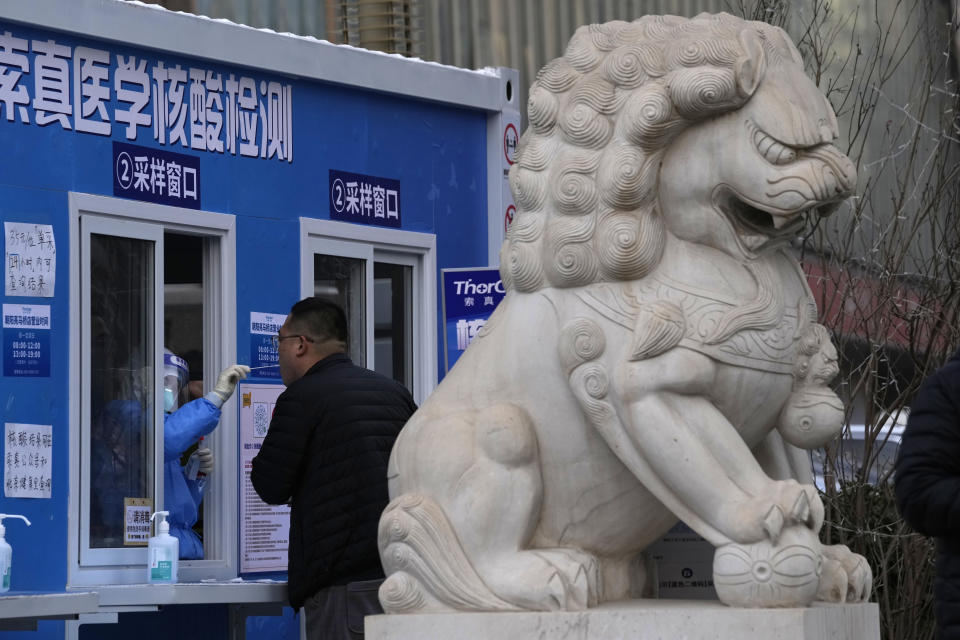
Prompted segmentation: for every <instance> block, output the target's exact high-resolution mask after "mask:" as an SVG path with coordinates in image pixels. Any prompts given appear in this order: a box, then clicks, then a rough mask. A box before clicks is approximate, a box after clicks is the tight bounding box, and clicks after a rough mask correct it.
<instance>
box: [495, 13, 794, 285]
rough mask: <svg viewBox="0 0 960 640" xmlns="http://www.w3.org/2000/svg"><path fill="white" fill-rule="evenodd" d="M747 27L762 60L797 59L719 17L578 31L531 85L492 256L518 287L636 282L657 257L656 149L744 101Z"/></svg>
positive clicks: (780, 44)
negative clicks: (508, 205)
mask: <svg viewBox="0 0 960 640" xmlns="http://www.w3.org/2000/svg"><path fill="white" fill-rule="evenodd" d="M746 29H753V30H755V32H756V33H757V35H758V36H759V39H760V41H761V42H762V43H763V49H764V53H765V55H766V56H767V57H768V59H772V60H792V61H794V62H798V61H799V60H800V56H799V53H798V52H797V50H796V48H795V47H794V46H793V43H792V42H791V41H790V39H789V38H788V37H786V35H785V34H784V33H783V31H782V30H780V29H779V28H777V27H772V26H770V25H767V24H764V23H761V22H748V21H745V20H742V19H740V18H737V17H735V16H731V15H729V14H717V15H709V14H702V15H699V16H697V17H695V18H690V19H687V18H681V17H677V16H645V17H643V18H640V19H638V20H635V21H633V22H610V23H607V24H604V25H589V26H584V27H580V28H579V29H577V31H576V33H575V34H574V36H573V37H572V38H571V40H570V43H569V45H568V46H567V50H566V54H565V55H564V56H563V57H561V58H557V59H555V60H553V61H552V62H550V63H549V64H547V65H546V66H545V67H544V68H543V69H542V70H541V71H540V73H539V74H538V75H537V79H536V81H535V82H534V83H533V85H532V86H531V88H530V94H529V95H530V97H529V100H528V103H527V110H528V111H527V114H528V120H529V127H528V129H527V131H526V132H524V134H523V137H522V138H521V139H520V145H519V148H518V150H517V160H516V163H515V164H514V165H513V166H512V167H511V169H510V188H511V191H512V192H513V197H514V201H515V203H516V206H517V215H516V217H515V218H514V220H513V223H512V224H511V225H510V227H509V229H508V230H507V239H506V241H505V242H504V245H503V247H502V249H501V252H500V271H501V276H502V277H503V281H504V284H505V285H506V286H507V287H508V288H509V289H512V290H515V291H520V292H530V291H537V290H539V289H541V288H545V287H559V288H564V287H576V286H582V285H586V284H590V283H593V282H602V281H617V280H633V279H638V278H642V277H643V276H644V275H646V274H647V273H649V272H650V270H651V269H652V268H653V267H655V266H656V265H657V263H658V262H659V261H660V257H661V253H662V250H663V245H664V239H665V230H664V227H663V224H662V221H661V219H660V211H659V208H658V205H657V180H658V175H659V166H660V162H661V158H662V156H663V153H664V151H665V150H666V149H667V147H668V146H669V145H670V143H671V142H672V140H673V139H674V138H675V137H676V136H677V135H678V134H679V133H680V132H682V131H683V130H685V129H686V128H688V127H689V126H690V125H691V124H693V123H695V122H697V121H698V120H702V119H704V118H706V117H709V116H712V115H717V114H720V113H726V112H729V111H734V110H736V109H739V108H740V107H742V106H743V105H744V104H745V103H746V101H747V100H748V99H749V96H748V95H744V93H743V92H742V91H741V89H740V87H738V83H737V81H736V77H737V76H736V73H737V65H739V64H742V61H743V60H745V59H747V58H749V55H750V54H749V53H748V51H747V50H746V49H745V45H744V43H743V40H742V38H741V34H742V33H743V32H744V30H746Z"/></svg>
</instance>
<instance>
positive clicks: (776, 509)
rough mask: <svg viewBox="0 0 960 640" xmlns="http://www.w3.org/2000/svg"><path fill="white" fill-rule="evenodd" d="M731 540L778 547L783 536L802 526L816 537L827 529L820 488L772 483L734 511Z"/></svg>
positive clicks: (732, 511) (737, 506) (791, 482)
mask: <svg viewBox="0 0 960 640" xmlns="http://www.w3.org/2000/svg"><path fill="white" fill-rule="evenodd" d="M730 514H731V518H732V520H733V522H731V523H730V525H731V526H730V529H729V530H730V531H731V532H732V533H733V535H731V536H730V537H731V539H732V540H734V541H738V542H742V543H748V542H757V541H759V540H763V539H766V540H769V541H771V542H773V543H776V542H777V540H778V539H779V538H780V533H781V532H782V531H783V530H784V529H785V528H788V527H792V526H795V525H799V526H801V527H805V528H807V529H809V530H810V531H813V532H814V533H816V532H818V531H820V527H821V526H822V525H823V516H824V509H823V502H822V501H821V500H820V496H819V495H818V494H817V490H816V488H814V487H812V486H808V485H802V484H800V483H798V482H796V481H795V480H780V481H776V482H771V483H770V484H769V486H768V490H767V491H766V492H765V493H764V494H762V495H759V496H755V497H753V498H750V499H748V500H745V501H743V502H740V503H737V504H736V506H735V507H734V509H733V510H731V511H730Z"/></svg>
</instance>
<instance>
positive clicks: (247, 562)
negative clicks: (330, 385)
mask: <svg viewBox="0 0 960 640" xmlns="http://www.w3.org/2000/svg"><path fill="white" fill-rule="evenodd" d="M285 388H286V387H284V386H283V385H282V384H254V383H246V382H244V383H241V384H240V387H239V389H237V398H238V400H239V402H240V573H266V572H278V571H286V570H287V548H288V547H289V546H290V507H289V506H287V505H269V504H267V503H265V502H263V501H262V500H261V499H260V496H258V495H257V492H256V491H255V490H254V488H253V484H252V483H251V482H250V470H251V468H252V466H253V459H254V457H256V455H257V453H258V452H259V451H260V445H261V444H262V443H263V439H264V438H265V437H266V435H267V427H269V426H270V418H271V417H272V416H273V407H274V405H276V404H277V396H279V395H280V394H281V393H283V390H284V389H285Z"/></svg>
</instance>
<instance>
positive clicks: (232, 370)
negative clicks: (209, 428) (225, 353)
mask: <svg viewBox="0 0 960 640" xmlns="http://www.w3.org/2000/svg"><path fill="white" fill-rule="evenodd" d="M248 373H250V367H248V366H247V365H245V364H233V365H230V366H229V367H227V368H226V369H224V370H223V371H221V372H220V375H219V377H217V386H215V387H214V388H213V391H211V392H210V393H208V394H207V395H206V398H207V400H209V401H210V402H212V403H213V405H214V406H215V407H217V408H218V409H219V408H220V407H222V406H223V403H224V402H226V401H227V399H228V398H230V396H232V395H233V390H234V389H236V388H237V383H238V382H240V381H241V380H242V379H244V378H246V377H247V374H248Z"/></svg>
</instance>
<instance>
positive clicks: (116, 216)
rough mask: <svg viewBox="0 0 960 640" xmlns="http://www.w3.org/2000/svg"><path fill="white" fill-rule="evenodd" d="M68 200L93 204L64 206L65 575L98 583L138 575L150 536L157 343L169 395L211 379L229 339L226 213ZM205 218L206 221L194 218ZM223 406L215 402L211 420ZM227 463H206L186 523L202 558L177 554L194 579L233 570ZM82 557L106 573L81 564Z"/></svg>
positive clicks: (157, 457) (157, 427)
mask: <svg viewBox="0 0 960 640" xmlns="http://www.w3.org/2000/svg"><path fill="white" fill-rule="evenodd" d="M72 198H73V199H77V200H80V201H82V202H86V201H92V202H93V203H95V204H96V205H97V206H96V207H90V208H89V209H90V210H87V209H84V208H80V207H76V217H75V218H74V219H73V222H72V224H73V228H74V229H75V231H76V237H77V245H78V246H77V249H78V250H77V252H76V254H75V255H76V256H77V257H76V260H78V262H79V265H78V266H79V269H78V272H79V277H78V278H76V281H75V282H76V286H77V288H78V290H79V299H80V304H79V309H77V311H78V313H77V314H76V315H77V316H78V317H77V318H75V319H74V321H73V322H72V323H71V331H72V332H74V335H75V336H76V338H75V339H76V340H77V342H78V343H79V350H78V351H79V353H78V354H77V356H78V357H77V358H76V361H77V364H78V365H79V366H78V367H77V369H78V371H77V373H78V375H77V376H76V377H75V379H76V380H78V382H77V384H78V385H79V394H77V396H78V398H79V402H78V406H77V414H78V418H79V434H78V435H79V441H80V454H79V460H78V464H77V465H76V468H77V479H78V485H79V486H78V489H79V491H78V494H79V495H78V500H77V501H76V509H77V511H78V515H79V519H78V522H79V525H80V526H79V532H78V535H77V547H78V551H79V553H78V562H77V565H76V567H77V570H76V571H75V572H74V575H72V576H71V583H73V584H83V583H85V582H86V583H90V584H96V583H97V581H98V580H101V579H103V577H102V576H103V575H109V576H110V577H109V578H108V581H110V582H116V581H120V582H142V581H143V567H142V565H143V563H144V562H145V561H146V555H145V553H144V549H143V547H144V546H145V545H146V541H147V538H149V536H150V535H151V528H150V526H149V521H148V520H146V518H148V517H149V515H150V513H151V512H153V511H157V510H160V509H163V508H164V505H165V502H164V498H165V496H164V495H163V493H164V483H163V454H164V451H163V449H164V448H163V434H164V432H163V423H164V413H163V405H164V403H163V388H162V382H163V381H162V379H161V378H160V371H161V363H162V361H163V360H162V359H163V353H164V349H168V350H170V351H172V352H173V353H175V354H176V355H178V356H180V357H181V358H183V359H184V360H185V361H186V364H187V366H188V368H189V370H190V371H189V376H188V377H189V382H188V383H187V384H186V385H185V386H184V388H183V389H182V390H181V394H180V397H179V403H180V404H181V405H182V404H183V403H186V402H189V401H190V400H192V399H194V398H197V397H201V396H202V395H203V393H204V390H205V389H204V387H206V390H207V391H208V390H209V389H210V388H212V386H213V382H214V381H215V379H216V372H218V371H219V369H220V367H222V366H223V362H225V361H226V357H225V354H226V352H227V349H229V345H230V344H231V343H233V342H234V341H235V333H234V332H233V331H232V330H229V331H226V335H225V330H224V327H225V326H227V327H230V326H233V325H234V324H235V323H234V322H233V320H232V319H228V318H226V317H224V315H225V311H224V310H225V309H226V308H230V307H232V305H227V304H226V303H225V296H224V291H225V289H226V288H227V287H226V286H225V282H224V280H225V278H226V275H225V274H226V273H227V267H226V264H225V262H226V261H225V260H224V259H223V249H224V239H225V237H226V233H227V232H229V233H232V229H233V218H232V216H225V215H222V214H210V213H205V212H185V211H183V210H181V209H173V208H170V207H162V206H159V205H148V204H144V203H130V202H127V201H118V200H115V199H111V198H102V197H99V196H78V195H74V196H72ZM211 221H212V222H214V223H215V224H214V225H213V228H211V227H210V226H209V225H205V224H202V223H203V222H207V223H209V222H211ZM198 223H200V224H198ZM231 257H232V253H231ZM231 268H232V265H231ZM230 281H231V282H232V277H231V279H230ZM228 404H229V403H228ZM231 412H232V408H231V407H230V406H225V407H224V413H223V415H222V417H221V422H222V421H223V419H224V417H226V416H229V415H232V414H231ZM233 419H234V420H235V416H234V417H233ZM220 431H221V430H220V429H217V430H216V431H214V433H213V434H211V435H210V436H207V438H206V441H205V442H204V446H208V447H210V448H211V449H214V450H215V451H217V450H218V448H219V452H220V453H219V455H218V454H217V453H215V455H214V459H215V460H216V459H219V461H229V460H230V456H228V455H225V452H226V451H228V450H229V447H231V446H235V439H233V440H231V439H230V436H229V435H228V436H225V437H221V438H219V440H218V434H219V432H220ZM225 431H230V430H229V429H227V430H225ZM218 444H219V447H218V446H217V445H218ZM193 448H195V446H194V447H192V448H191V449H189V450H187V451H186V452H184V454H183V458H182V462H186V460H187V457H188V456H189V455H190V453H191V452H192V450H193ZM235 469H236V467H235V466H231V465H230V464H229V462H228V463H227V464H220V465H219V468H218V466H216V465H215V467H214V471H213V477H212V478H210V479H209V481H208V486H209V493H207V495H206V497H205V499H204V502H203V503H202V504H201V506H200V509H199V514H198V515H199V518H198V522H197V525H196V526H195V527H194V530H195V531H196V533H197V534H198V535H199V536H200V539H201V540H202V541H203V547H204V554H203V555H204V560H200V561H197V562H196V563H195V566H193V567H191V566H190V563H185V562H183V561H182V562H181V571H180V573H181V576H185V577H187V579H189V576H190V574H191V573H192V572H193V573H197V575H196V578H197V579H202V578H204V577H223V576H224V575H227V576H229V575H230V574H231V572H232V573H233V575H235V571H233V569H232V567H233V565H234V564H235V562H234V561H232V560H230V558H231V557H232V555H233V554H232V553H231V551H230V549H231V548H232V547H231V542H230V541H231V540H232V537H233V535H234V532H233V530H232V528H231V527H229V526H225V524H226V522H227V521H228V520H229V518H230V510H229V509H223V508H221V507H222V506H223V503H224V502H229V503H231V504H232V503H233V502H235V497H234V494H231V493H230V488H229V487H230V486H232V484H233V483H231V482H229V479H230V478H231V472H232V473H235ZM209 503H213V506H211V505H210V504H209ZM205 516H206V517H205ZM211 516H212V517H211ZM208 561H212V562H208ZM84 567H88V568H92V569H96V568H98V567H99V568H102V570H105V571H109V574H101V575H100V576H96V575H95V574H96V572H95V571H92V572H87V573H84V572H83V571H82V569H83V568H84ZM118 572H119V573H121V574H124V572H126V573H128V574H129V575H126V574H124V575H126V577H125V578H124V577H119V576H118V575H117V573H118Z"/></svg>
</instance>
